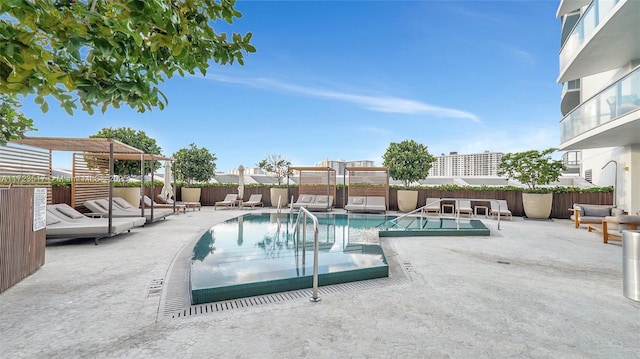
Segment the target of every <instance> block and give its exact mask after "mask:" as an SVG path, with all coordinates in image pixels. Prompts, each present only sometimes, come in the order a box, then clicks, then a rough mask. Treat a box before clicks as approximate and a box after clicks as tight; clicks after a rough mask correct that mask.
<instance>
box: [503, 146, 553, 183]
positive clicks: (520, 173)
mask: <svg viewBox="0 0 640 359" xmlns="http://www.w3.org/2000/svg"><path fill="white" fill-rule="evenodd" d="M555 151H556V149H555V148H549V149H546V150H544V151H537V150H531V151H525V152H514V153H507V154H505V155H504V156H502V159H501V160H500V165H499V166H498V174H499V175H500V176H507V177H509V178H512V179H515V180H518V181H520V182H521V183H524V184H526V185H527V186H528V187H529V190H531V191H536V190H537V186H539V185H547V184H549V183H551V182H555V181H557V180H558V179H559V178H560V175H561V174H562V171H563V170H564V164H563V163H562V161H560V160H554V159H552V158H551V157H550V155H551V154H552V153H553V152H555Z"/></svg>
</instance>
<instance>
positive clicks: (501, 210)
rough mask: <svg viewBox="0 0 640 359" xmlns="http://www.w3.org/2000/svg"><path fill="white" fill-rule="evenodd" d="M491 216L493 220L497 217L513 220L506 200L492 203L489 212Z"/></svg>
mask: <svg viewBox="0 0 640 359" xmlns="http://www.w3.org/2000/svg"><path fill="white" fill-rule="evenodd" d="M489 214H490V215H491V218H493V216H496V218H497V217H498V216H504V217H509V219H513V216H512V215H511V211H510V210H509V206H508V205H507V201H506V200H504V199H496V200H493V201H491V209H490V210H489Z"/></svg>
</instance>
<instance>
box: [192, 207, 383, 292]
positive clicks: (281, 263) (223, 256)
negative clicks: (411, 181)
mask: <svg viewBox="0 0 640 359" xmlns="http://www.w3.org/2000/svg"><path fill="white" fill-rule="evenodd" d="M317 217H318V224H319V228H318V236H319V245H318V247H319V256H318V263H319V265H318V273H319V274H318V282H319V285H329V284H337V283H344V282H353V281H357V280H365V279H373V278H381V277H387V276H388V275H389V267H388V264H387V261H386V258H385V256H384V252H383V251H382V247H381V246H380V239H379V237H378V229H376V227H377V226H379V225H380V224H381V223H384V222H385V221H386V220H387V219H390V218H393V217H389V216H381V215H350V216H347V215H346V214H331V213H330V214H326V213H325V214H317ZM295 218H296V217H295V216H292V217H291V216H289V215H287V214H277V213H262V214H246V215H244V216H241V217H237V218H233V219H230V220H227V221H225V222H223V223H220V224H216V225H214V226H213V227H211V229H209V230H208V231H207V232H205V233H204V234H203V236H202V237H201V238H200V239H199V240H198V241H197V243H196V245H195V247H194V250H193V256H192V259H191V273H190V285H191V298H192V299H191V302H192V304H201V303H208V302H215V301H220V300H227V299H233V298H242V297H248V296H254V295H261V294H268V293H276V292H282V291H288V290H295V289H302V288H311V286H312V275H313V225H311V224H310V223H309V224H308V225H307V242H306V245H305V247H306V251H304V252H303V250H302V243H299V244H298V245H297V246H296V241H295V240H294V236H293V227H292V226H293V224H292V223H290V221H291V220H292V219H293V221H294V222H295Z"/></svg>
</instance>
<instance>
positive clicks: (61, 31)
mask: <svg viewBox="0 0 640 359" xmlns="http://www.w3.org/2000/svg"><path fill="white" fill-rule="evenodd" d="M234 5H235V0H218V1H216V0H175V1H166V0H122V1H113V0H49V1H33V0H2V1H0V93H2V94H8V95H12V96H15V95H22V96H27V95H29V94H34V95H35V98H34V101H35V103H36V104H38V105H40V108H41V110H42V111H43V112H47V111H48V109H49V105H48V103H47V99H50V98H51V97H53V98H55V99H56V100H57V101H58V102H59V103H60V105H61V106H62V107H63V108H64V109H65V110H66V111H67V113H69V114H72V113H73V111H74V110H75V109H77V107H78V103H79V104H80V106H81V108H82V110H83V111H86V112H88V113H90V114H92V113H93V112H94V108H95V107H96V106H100V108H101V111H102V112H104V111H106V109H107V108H108V106H109V105H111V106H113V107H114V108H119V107H120V106H121V105H122V104H125V105H129V106H130V107H131V108H136V109H137V110H138V111H139V112H144V111H145V110H150V109H152V108H154V107H158V108H160V109H163V108H164V107H165V105H166V104H167V99H166V97H165V96H164V95H163V94H162V92H160V90H159V89H158V84H159V83H160V82H163V81H164V79H165V78H171V77H172V76H173V75H174V74H175V73H178V74H179V75H180V76H184V74H185V72H186V73H190V74H194V73H195V71H196V70H198V71H200V73H202V74H203V75H204V74H206V70H207V68H208V67H209V60H213V61H214V62H215V63H218V64H221V65H225V64H233V63H234V62H235V61H237V62H238V63H240V64H244V60H243V54H244V53H252V52H255V48H254V47H253V46H252V45H251V44H250V40H251V33H247V34H245V35H242V34H238V33H233V34H232V35H231V36H230V38H227V34H225V33H220V34H217V33H215V32H214V30H213V28H212V22H214V21H216V20H219V19H220V20H224V21H226V22H228V23H232V22H233V19H234V18H239V17H241V16H242V14H241V13H240V12H238V11H236V10H235V9H234ZM15 122H16V121H15V120H14V123H15ZM3 124H4V122H3ZM3 126H4V125H3ZM9 129H10V130H11V136H13V135H14V134H17V135H22V134H23V132H21V131H22V130H23V127H20V126H18V127H15V126H14V127H10V128H9ZM14 131H15V132H14Z"/></svg>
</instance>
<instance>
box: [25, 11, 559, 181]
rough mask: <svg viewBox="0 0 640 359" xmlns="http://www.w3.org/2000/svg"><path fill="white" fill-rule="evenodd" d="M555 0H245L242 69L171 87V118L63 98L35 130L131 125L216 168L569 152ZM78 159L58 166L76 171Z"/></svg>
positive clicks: (59, 158)
mask: <svg viewBox="0 0 640 359" xmlns="http://www.w3.org/2000/svg"><path fill="white" fill-rule="evenodd" d="M557 6H558V1H551V0H545V1H242V0H240V1H238V3H237V4H236V8H237V9H238V10H239V11H240V12H242V13H243V17H242V18H241V19H237V20H236V21H235V22H234V24H232V25H227V24H223V23H217V24H215V25H214V28H215V29H216V31H218V32H220V31H225V32H240V33H246V32H248V31H250V32H252V33H253V40H252V43H253V45H254V46H255V47H256V48H257V52H256V53H254V54H250V55H248V56H246V57H245V65H244V66H241V65H238V64H234V65H232V66H224V67H222V66H219V65H215V64H213V65H212V66H211V67H210V68H209V71H208V73H207V76H206V77H204V76H200V75H198V76H189V77H185V78H180V77H174V78H172V79H170V80H168V81H166V82H165V83H164V84H162V85H161V89H162V91H163V92H164V93H165V94H166V95H167V97H168V98H169V104H168V106H167V108H166V109H165V110H163V111H160V110H157V109H156V110H153V111H151V112H146V113H143V114H140V113H137V112H136V111H135V110H131V109H129V108H128V107H127V108H121V109H113V108H109V110H108V111H107V112H106V113H105V114H100V113H98V114H95V115H93V116H89V115H87V114H85V113H82V112H77V113H75V114H74V115H73V116H69V115H67V114H66V113H65V112H64V111H63V110H61V109H59V107H58V105H57V103H54V102H51V103H50V108H51V109H50V111H49V112H48V113H46V114H43V113H41V112H40V111H39V109H38V108H37V107H36V106H35V105H34V104H33V103H31V101H30V100H27V101H25V103H24V107H23V111H24V113H25V114H26V115H27V116H30V117H31V118H33V119H34V120H35V126H36V127H37V128H38V131H37V132H32V133H29V135H32V136H64V137H87V136H89V135H92V134H95V133H96V132H98V131H99V130H100V129H101V128H104V127H121V126H126V127H131V128H133V129H136V130H143V131H145V132H146V133H147V135H149V136H151V137H153V138H155V139H156V140H157V142H158V144H159V145H160V147H162V149H163V152H164V154H165V155H168V156H171V155H172V154H173V153H174V152H176V151H177V150H178V149H180V148H183V147H188V145H189V144H190V143H191V142H194V143H196V144H197V145H198V146H199V147H206V148H208V149H209V151H211V152H212V153H214V154H215V155H216V157H217V158H218V159H217V161H216V163H217V169H218V171H224V172H227V171H228V170H230V169H232V168H236V167H238V166H239V165H241V164H242V165H244V166H245V167H253V166H255V164H256V163H258V162H259V161H260V160H261V159H263V158H265V157H266V156H267V155H269V154H280V155H282V156H284V157H286V158H287V159H289V160H290V161H291V162H292V163H293V164H294V165H298V166H306V165H313V164H314V163H316V162H319V161H321V160H322V159H325V158H329V159H345V160H373V161H375V162H376V165H381V164H382V158H381V157H382V154H383V153H384V152H385V150H386V148H387V147H388V145H389V143H390V142H399V141H402V140H405V139H413V140H415V141H417V142H420V143H422V144H424V145H426V146H428V149H429V151H430V152H431V153H432V154H433V155H440V154H441V153H449V152H451V151H457V152H458V153H461V154H463V153H479V152H482V151H484V150H489V151H496V152H514V151H523V150H530V149H545V148H548V147H556V146H557V145H558V144H559V125H558V122H559V120H560V119H561V115H560V111H559V103H560V91H561V87H560V85H558V84H557V83H556V82H555V79H556V77H557V74H558V51H559V41H560V40H559V32H560V22H559V20H558V19H556V18H555V12H556V9H557ZM70 163H71V154H56V155H55V157H54V166H56V167H67V168H68V167H70Z"/></svg>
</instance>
